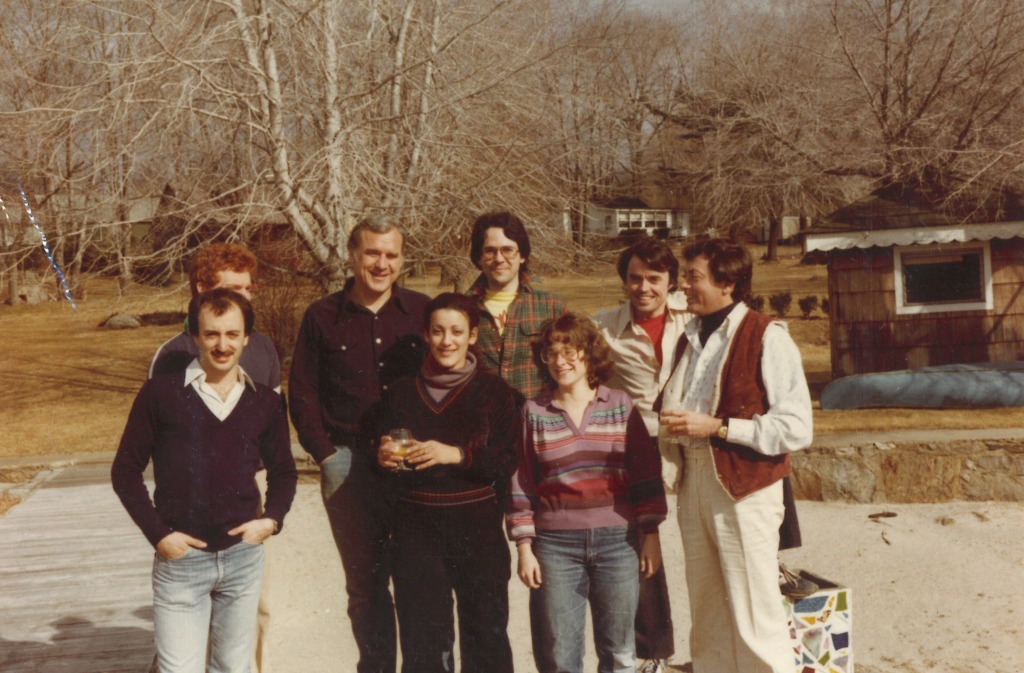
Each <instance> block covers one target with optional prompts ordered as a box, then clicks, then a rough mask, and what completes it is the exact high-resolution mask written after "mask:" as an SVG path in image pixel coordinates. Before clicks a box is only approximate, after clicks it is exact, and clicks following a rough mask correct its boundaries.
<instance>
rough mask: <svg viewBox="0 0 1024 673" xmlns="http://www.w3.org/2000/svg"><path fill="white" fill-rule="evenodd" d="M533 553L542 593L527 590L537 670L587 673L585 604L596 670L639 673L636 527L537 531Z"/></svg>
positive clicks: (539, 590) (601, 671) (638, 589)
mask: <svg viewBox="0 0 1024 673" xmlns="http://www.w3.org/2000/svg"><path fill="white" fill-rule="evenodd" d="M533 552H534V554H535V555H536V556H537V561H538V562H539V563H540V572H541V580H542V581H541V587H540V589H537V590H535V591H532V592H530V603H531V605H530V607H531V610H530V618H531V624H532V630H533V637H534V661H535V662H536V664H537V668H538V670H539V671H540V673H582V671H583V652H584V642H583V639H584V626H585V622H586V607H587V601H588V600H589V601H590V617H591V621H592V622H593V624H594V647H595V649H596V651H597V661H598V665H597V670H598V673H634V672H635V670H636V654H635V645H634V643H635V635H634V630H633V625H634V620H635V618H636V605H637V600H638V597H639V594H640V560H639V542H638V535H637V531H636V529H635V528H633V527H626V526H613V527H608V528H592V529H584V530H538V531H537V537H536V538H535V539H534V541H533Z"/></svg>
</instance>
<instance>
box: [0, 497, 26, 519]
mask: <svg viewBox="0 0 1024 673" xmlns="http://www.w3.org/2000/svg"><path fill="white" fill-rule="evenodd" d="M20 502H21V498H19V497H18V496H15V495H11V494H10V493H0V516H3V515H4V514H7V512H9V511H10V510H11V509H13V508H14V506H15V505H17V504H18V503H20Z"/></svg>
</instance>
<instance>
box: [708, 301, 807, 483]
mask: <svg viewBox="0 0 1024 673" xmlns="http://www.w3.org/2000/svg"><path fill="white" fill-rule="evenodd" d="M771 323H772V319H771V318H769V317H768V316H766V315H764V314H763V313H758V312H756V311H748V312H747V315H746V316H745V317H744V318H743V322H741V323H740V326H739V327H738V328H737V329H736V334H735V335H733V338H732V343H730V344H729V353H728V354H727V355H726V359H725V366H724V367H723V368H722V380H721V382H720V383H719V390H720V399H719V401H718V409H717V410H716V412H715V416H716V417H718V418H745V419H750V418H753V417H754V415H755V414H763V413H765V412H766V411H767V410H768V394H767V392H766V391H765V387H764V380H763V379H762V377H761V352H762V351H763V349H764V332H765V330H766V329H768V325H770V324H771ZM711 446H712V448H713V451H712V453H713V454H714V457H715V471H716V472H717V473H718V479H719V481H721V482H722V485H723V486H724V487H725V490H726V491H728V492H729V495H731V496H732V498H733V500H739V499H740V498H743V497H745V496H748V495H750V494H751V493H754V492H755V491H759V490H761V489H762V488H764V487H765V486H769V485H771V484H774V483H775V482H776V481H778V480H779V479H782V478H783V477H785V476H787V475H789V473H790V471H791V469H792V468H791V465H790V461H789V454H788V453H784V454H782V455H781V456H766V455H764V454H763V453H758V452H757V451H755V450H754V449H751V448H749V447H746V446H742V445H740V444H733V443H730V442H727V441H725V440H722V439H719V438H718V437H714V436H712V437H711Z"/></svg>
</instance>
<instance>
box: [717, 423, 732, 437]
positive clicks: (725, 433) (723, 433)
mask: <svg viewBox="0 0 1024 673" xmlns="http://www.w3.org/2000/svg"><path fill="white" fill-rule="evenodd" d="M717 435H718V438H719V439H729V419H728V418H723V419H722V426H721V427H720V428H718V433H717Z"/></svg>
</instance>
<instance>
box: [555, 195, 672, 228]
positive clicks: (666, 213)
mask: <svg viewBox="0 0 1024 673" xmlns="http://www.w3.org/2000/svg"><path fill="white" fill-rule="evenodd" d="M562 220H563V226H564V228H565V231H566V232H568V231H570V227H571V222H570V214H569V211H568V210H566V211H565V212H564V213H563V215H562ZM586 232H587V233H588V234H597V235H600V236H607V237H609V238H617V237H623V236H625V237H629V236H638V235H641V236H642V235H647V236H657V237H659V238H684V237H686V236H689V235H690V214H689V213H687V212H684V211H681V210H676V209H672V208H652V207H650V206H649V205H648V204H647V202H646V201H644V200H642V199H638V198H617V199H613V200H610V201H606V202H601V203H598V202H590V203H589V204H588V205H587V213H586Z"/></svg>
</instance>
